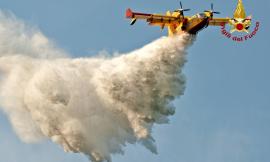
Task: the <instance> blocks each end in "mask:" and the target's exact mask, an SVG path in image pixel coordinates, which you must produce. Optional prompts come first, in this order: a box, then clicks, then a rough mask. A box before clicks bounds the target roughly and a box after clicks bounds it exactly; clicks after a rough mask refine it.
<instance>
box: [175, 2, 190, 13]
mask: <svg viewBox="0 0 270 162" xmlns="http://www.w3.org/2000/svg"><path fill="white" fill-rule="evenodd" d="M175 11H177V12H180V13H181V14H182V15H183V16H184V12H185V11H190V9H183V5H182V2H181V1H180V8H179V9H177V10H175Z"/></svg>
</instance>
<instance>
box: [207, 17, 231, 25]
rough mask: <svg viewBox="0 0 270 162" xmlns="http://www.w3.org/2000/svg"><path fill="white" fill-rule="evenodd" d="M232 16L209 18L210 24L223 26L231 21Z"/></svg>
mask: <svg viewBox="0 0 270 162" xmlns="http://www.w3.org/2000/svg"><path fill="white" fill-rule="evenodd" d="M229 20H230V18H213V19H211V20H209V25H212V26H222V25H225V24H227V23H229Z"/></svg>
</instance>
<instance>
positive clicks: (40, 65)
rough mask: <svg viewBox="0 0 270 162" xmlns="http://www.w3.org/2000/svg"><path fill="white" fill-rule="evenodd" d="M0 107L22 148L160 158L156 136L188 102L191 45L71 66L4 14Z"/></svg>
mask: <svg viewBox="0 0 270 162" xmlns="http://www.w3.org/2000/svg"><path fill="white" fill-rule="evenodd" d="M0 35H1V37H0V107H1V109H2V110H3V111H4V112H5V113H6V114H7V115H8V117H9V119H10V121H11V123H12V125H13V127H14V129H15V131H16V133H17V134H18V136H19V137H20V138H21V139H22V140H23V141H25V142H36V141H39V140H42V139H46V138H49V139H51V140H52V141H54V142H56V143H58V144H59V145H61V146H62V147H63V148H64V149H65V151H70V152H81V153H84V154H86V155H88V156H89V157H90V159H91V160H92V161H96V162H99V161H104V160H107V161H111V154H114V153H124V151H123V147H124V146H125V145H126V144H134V143H141V144H142V145H144V146H145V147H146V148H147V149H149V150H150V151H152V152H153V153H157V149H156V146H155V143H154V138H153V137H152V136H151V129H152V126H153V125H154V124H162V123H167V122H168V120H169V119H168V116H170V115H173V114H174V112H175V108H174V106H173V105H172V103H171V102H172V101H173V100H174V99H175V98H176V97H179V96H180V95H182V94H183V92H184V88H185V78H184V76H183V74H182V68H183V65H184V63H185V55H186V54H185V50H186V48H187V47H188V46H189V45H190V44H191V43H192V40H193V38H192V37H191V36H189V35H186V34H183V35H181V36H177V37H172V38H167V37H163V38H160V39H158V40H156V41H154V42H152V43H150V44H148V45H146V46H145V47H143V48H141V49H138V50H135V51H133V52H130V53H127V54H123V55H121V56H118V57H114V58H75V59H72V58H69V57H68V56H67V54H65V52H63V51H62V50H60V49H57V48H56V47H54V45H53V43H51V42H50V41H49V40H48V39H47V38H46V37H45V36H44V35H43V34H42V33H41V32H39V31H37V30H34V29H30V28H29V27H27V26H26V25H25V24H24V23H22V22H21V21H19V20H17V19H16V18H14V16H10V15H8V16H7V15H6V14H3V13H0Z"/></svg>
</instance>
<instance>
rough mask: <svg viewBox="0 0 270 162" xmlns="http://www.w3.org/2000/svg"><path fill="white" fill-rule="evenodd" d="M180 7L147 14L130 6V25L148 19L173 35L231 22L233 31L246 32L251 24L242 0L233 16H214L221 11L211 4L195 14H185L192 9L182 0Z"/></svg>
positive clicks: (194, 31)
mask: <svg viewBox="0 0 270 162" xmlns="http://www.w3.org/2000/svg"><path fill="white" fill-rule="evenodd" d="M180 7H181V8H180V9H177V10H175V11H173V12H170V11H167V13H166V15H160V14H146V13H138V12H133V11H132V10H131V9H130V8H129V9H127V10H126V18H129V19H131V23H130V25H133V24H135V22H136V21H137V20H138V19H144V20H146V21H147V22H148V23H149V25H155V26H160V27H161V29H164V27H165V26H166V27H168V35H169V36H173V35H176V34H179V33H182V32H187V33H190V34H197V33H198V32H199V31H200V30H202V29H204V28H207V27H208V26H209V25H210V26H223V25H226V24H229V25H230V26H231V33H233V32H246V33H248V29H249V27H250V25H251V16H248V17H246V13H245V9H244V5H243V2H242V0H238V4H237V7H236V10H235V12H234V16H233V18H228V17H227V18H214V14H220V12H217V11H214V5H213V4H211V9H210V10H205V11H204V12H203V13H198V14H196V15H194V16H185V15H184V12H185V11H189V10H190V9H183V6H182V3H181V2H180Z"/></svg>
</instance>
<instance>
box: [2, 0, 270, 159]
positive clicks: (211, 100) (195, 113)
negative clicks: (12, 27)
mask: <svg viewBox="0 0 270 162" xmlns="http://www.w3.org/2000/svg"><path fill="white" fill-rule="evenodd" d="M211 2H214V3H215V8H216V10H218V11H221V12H222V14H221V15H220V16H225V17H226V16H231V15H232V14H233V11H234V9H235V6H236V0H234V1H226V2H225V1H217V0H215V1H208V0H207V1H199V2H198V1H183V4H184V6H185V7H188V8H191V9H192V10H191V11H190V12H189V13H187V15H190V14H193V13H196V12H200V11H202V10H205V9H208V8H209V7H210V3H211ZM244 4H245V8H246V10H247V14H249V13H251V14H252V15H253V18H254V21H259V22H260V23H261V26H260V29H259V32H258V34H257V35H256V36H255V38H254V39H251V40H249V41H247V42H244V43H235V42H233V41H231V40H229V39H226V38H225V37H223V36H222V35H221V34H220V28H218V27H217V28H215V27H209V28H208V29H206V30H204V31H202V32H201V33H199V35H198V37H197V40H196V42H195V43H194V45H193V46H191V47H190V48H189V50H188V53H189V54H188V62H187V64H186V66H185V74H186V77H187V88H186V91H185V95H184V96H182V97H181V98H180V99H178V100H176V101H175V105H176V107H177V111H176V114H175V115H174V116H173V117H171V123H170V124H169V125H159V126H156V127H155V129H154V137H155V138H156V143H157V145H158V150H159V154H158V155H152V154H151V153H150V152H148V151H147V150H146V149H145V148H143V147H142V146H139V145H136V146H128V147H127V148H126V154H125V155H124V156H121V155H116V156H113V161H115V162H124V161H129V162H137V161H147V162H157V161H159V162H167V161H175V162H197V161H200V162H216V161H218V162H261V161H269V160H270V155H269V150H270V138H269V137H270V128H269V123H270V85H269V83H270V75H269V69H270V64H269V60H270V56H269V45H270V41H269V37H270V34H269V30H268V29H269V28H270V22H269V20H270V19H269V17H267V11H269V10H270V2H269V1H267V0H261V1H246V0H244ZM128 7H131V8H133V9H134V10H137V11H145V12H150V13H151V12H154V13H159V12H160V13H164V12H165V11H167V10H174V9H175V8H178V7H179V6H178V1H155V2H154V1H147V2H146V1H139V0H136V1H135V0H133V1H131V0H118V1H108V0H91V1H90V0H77V1H71V0H58V1H57V2H55V1H53V0H46V1H40V0H24V1H17V0H0V8H1V9H2V10H8V11H11V12H12V13H14V14H15V15H16V16H17V17H18V18H20V19H22V20H24V21H25V22H26V23H27V24H30V25H32V26H36V27H37V28H39V29H40V30H41V31H42V32H43V33H44V34H45V35H46V36H48V37H49V38H50V39H52V40H53V41H54V42H55V43H56V44H57V45H58V46H59V47H60V48H63V49H65V50H66V51H68V52H69V53H71V54H72V57H86V56H92V55H95V54H96V53H98V52H99V51H101V50H107V51H109V52H115V51H119V52H128V51H131V50H133V49H136V48H139V47H141V46H143V45H145V44H147V43H149V42H151V41H152V40H154V39H156V38H159V37H160V36H163V35H166V34H167V33H166V31H163V32H161V31H160V29H159V28H158V27H149V26H147V25H146V23H144V22H138V23H136V25H135V26H133V27H130V26H129V22H128V21H127V20H126V19H125V17H124V13H125V9H126V8H128ZM0 155H1V156H0V161H1V162H2V161H3V162H18V161H19V162H37V161H39V162H48V161H50V162H73V161H80V162H87V161H88V160H87V158H86V157H85V156H83V155H78V154H71V153H65V152H64V151H63V150H62V149H61V148H60V147H59V146H57V145H56V144H53V143H51V142H48V141H47V142H43V143H40V144H35V145H29V144H24V143H22V142H20V140H19V139H18V137H16V135H15V134H14V132H13V130H12V128H11V126H10V124H9V122H8V120H7V118H6V117H5V115H3V114H2V113H0Z"/></svg>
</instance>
